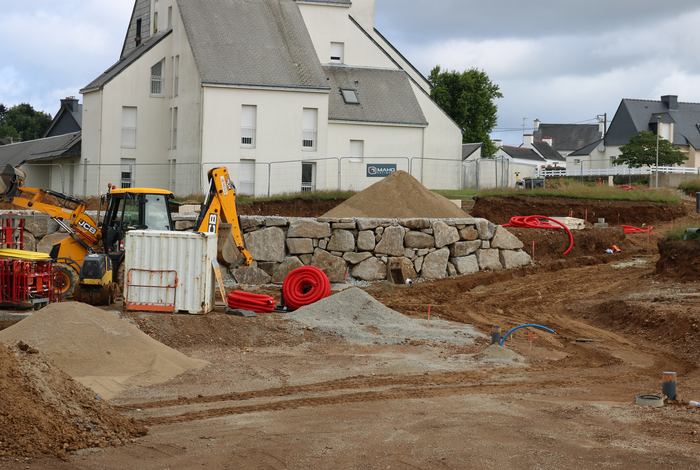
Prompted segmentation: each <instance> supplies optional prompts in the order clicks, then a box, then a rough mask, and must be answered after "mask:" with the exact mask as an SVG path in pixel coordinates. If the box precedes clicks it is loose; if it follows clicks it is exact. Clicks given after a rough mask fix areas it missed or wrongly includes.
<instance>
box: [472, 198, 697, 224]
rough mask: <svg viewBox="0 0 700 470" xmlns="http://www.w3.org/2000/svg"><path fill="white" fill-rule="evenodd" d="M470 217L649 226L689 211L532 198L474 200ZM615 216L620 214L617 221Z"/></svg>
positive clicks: (679, 207) (651, 205)
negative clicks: (537, 217)
mask: <svg viewBox="0 0 700 470" xmlns="http://www.w3.org/2000/svg"><path fill="white" fill-rule="evenodd" d="M474 200H475V201H476V202H475V203H474V208H473V209H472V211H471V214H472V215H473V216H474V217H483V218H486V219H488V220H490V221H491V222H493V223H495V224H506V223H508V221H510V218H511V217H515V216H521V215H544V216H568V215H569V213H571V215H572V216H573V217H577V218H579V219H583V218H584V217H585V216H586V214H587V217H588V221H589V222H591V223H593V222H597V221H598V219H599V218H603V219H605V221H606V222H607V223H608V224H610V225H619V224H626V225H637V226H640V225H641V224H647V225H651V224H654V223H658V222H660V221H670V220H673V219H677V218H679V217H683V216H685V215H686V214H687V213H688V209H687V208H686V207H685V206H684V205H683V204H681V203H678V204H666V203H660V202H638V201H604V200H597V199H571V198H555V197H535V196H504V197H478V196H477V197H475V198H474ZM618 214H619V215H620V217H619V219H618Z"/></svg>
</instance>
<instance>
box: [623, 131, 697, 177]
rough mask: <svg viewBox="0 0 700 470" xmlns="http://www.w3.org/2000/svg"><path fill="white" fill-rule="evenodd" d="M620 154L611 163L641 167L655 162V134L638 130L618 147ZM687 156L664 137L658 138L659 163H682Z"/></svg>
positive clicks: (669, 164) (666, 164)
mask: <svg viewBox="0 0 700 470" xmlns="http://www.w3.org/2000/svg"><path fill="white" fill-rule="evenodd" d="M620 152H622V153H621V154H620V156H619V157H617V158H616V159H615V160H614V162H613V163H615V164H616V165H620V164H627V165H628V166H629V167H630V168H641V167H643V166H645V165H646V166H650V165H655V164H656V134H654V133H652V132H649V131H639V132H637V133H636V134H635V135H633V136H632V137H630V140H629V142H628V143H627V144H625V145H623V146H622V147H620ZM687 159H688V157H687V156H686V155H685V154H683V152H681V151H680V150H678V147H676V146H675V145H673V144H672V143H671V142H669V141H668V140H666V139H664V138H659V165H663V166H672V165H682V164H683V162H684V161H686V160H687Z"/></svg>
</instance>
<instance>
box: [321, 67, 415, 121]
mask: <svg viewBox="0 0 700 470" xmlns="http://www.w3.org/2000/svg"><path fill="white" fill-rule="evenodd" d="M323 72H324V73H325V76H326V77H327V78H328V80H327V81H326V83H327V84H328V85H329V86H330V87H331V93H330V98H329V105H328V119H329V120H331V121H333V120H336V121H337V120H340V121H358V122H374V123H392V124H411V125H418V126H427V125H428V122H427V120H426V119H425V116H424V115H423V111H422V110H421V107H420V105H419V104H418V100H417V99H416V95H415V94H414V93H413V89H412V88H411V84H410V82H409V77H408V74H407V73H406V72H405V71H403V70H385V69H371V68H359V67H345V66H334V65H328V66H324V67H323ZM340 88H348V89H353V90H357V95H358V97H359V99H360V104H359V105H357V104H346V103H345V100H344V99H343V96H342V95H341V93H340Z"/></svg>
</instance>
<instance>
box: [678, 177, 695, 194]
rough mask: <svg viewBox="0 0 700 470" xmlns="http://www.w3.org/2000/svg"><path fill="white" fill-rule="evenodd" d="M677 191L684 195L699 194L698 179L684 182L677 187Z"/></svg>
mask: <svg viewBox="0 0 700 470" xmlns="http://www.w3.org/2000/svg"><path fill="white" fill-rule="evenodd" d="M678 189H680V190H682V191H683V192H684V193H686V194H690V195H694V194H695V193H698V192H700V179H697V180H693V181H685V182H683V183H681V184H679V185H678Z"/></svg>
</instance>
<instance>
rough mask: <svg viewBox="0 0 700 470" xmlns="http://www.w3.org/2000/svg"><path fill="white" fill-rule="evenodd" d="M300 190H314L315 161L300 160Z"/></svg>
mask: <svg viewBox="0 0 700 470" xmlns="http://www.w3.org/2000/svg"><path fill="white" fill-rule="evenodd" d="M301 191H302V192H309V191H316V163H313V162H302V164H301Z"/></svg>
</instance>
